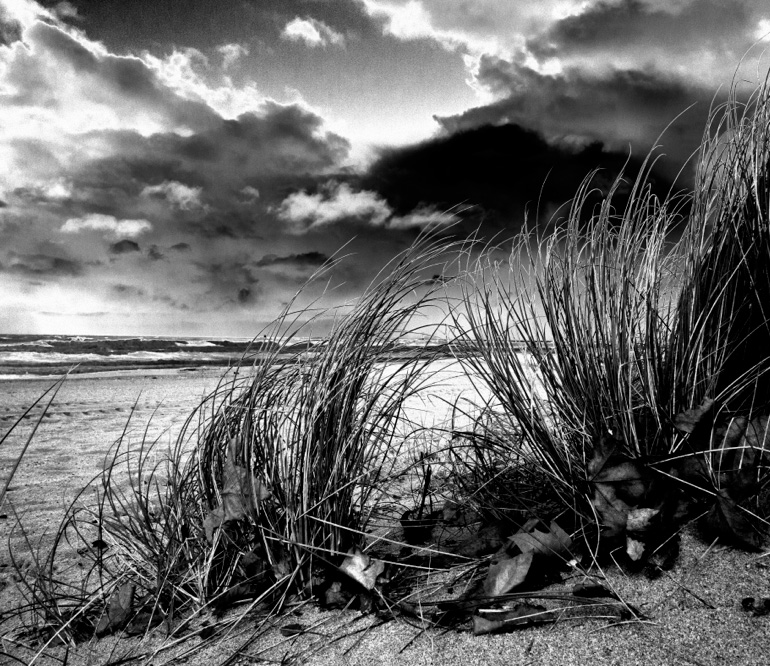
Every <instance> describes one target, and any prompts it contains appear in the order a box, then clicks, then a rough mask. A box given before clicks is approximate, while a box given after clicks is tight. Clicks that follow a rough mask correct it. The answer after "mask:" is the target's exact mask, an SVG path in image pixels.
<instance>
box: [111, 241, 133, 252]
mask: <svg viewBox="0 0 770 666" xmlns="http://www.w3.org/2000/svg"><path fill="white" fill-rule="evenodd" d="M139 251H140V247H139V244H138V243H136V242H134V241H132V240H128V239H124V240H120V241H118V242H117V243H112V244H111V245H110V254H127V253H130V252H139Z"/></svg>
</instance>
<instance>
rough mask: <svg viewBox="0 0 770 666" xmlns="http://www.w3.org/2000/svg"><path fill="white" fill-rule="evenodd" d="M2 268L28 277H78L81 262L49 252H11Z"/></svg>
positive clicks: (81, 266)
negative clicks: (52, 254)
mask: <svg viewBox="0 0 770 666" xmlns="http://www.w3.org/2000/svg"><path fill="white" fill-rule="evenodd" d="M2 270H3V271H5V272H7V273H14V274H16V275H20V276H23V277H29V278H57V277H78V276H80V275H82V274H83V264H82V263H80V262H79V261H75V260H73V259H68V258H64V257H57V256H51V255H49V254H16V253H11V255H10V259H9V262H8V263H7V264H4V265H3V266H2Z"/></svg>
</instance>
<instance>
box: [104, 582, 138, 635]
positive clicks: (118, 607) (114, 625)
mask: <svg viewBox="0 0 770 666" xmlns="http://www.w3.org/2000/svg"><path fill="white" fill-rule="evenodd" d="M135 593H136V585H134V584H133V583H124V584H123V585H121V586H120V587H119V588H118V589H117V590H115V591H113V593H112V595H111V596H110V601H109V603H108V604H107V610H106V612H105V613H104V614H103V615H102V617H101V618H100V619H99V624H98V625H97V627H96V635H97V636H100V637H101V636H106V635H107V634H111V633H113V632H115V631H120V630H121V629H122V628H123V627H125V626H126V624H127V623H128V621H129V620H130V619H131V617H132V612H133V611H132V607H133V604H134V594H135Z"/></svg>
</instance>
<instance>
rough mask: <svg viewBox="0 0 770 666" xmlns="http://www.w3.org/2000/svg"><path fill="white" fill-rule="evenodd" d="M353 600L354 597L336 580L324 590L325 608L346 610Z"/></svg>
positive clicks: (322, 601) (323, 603)
mask: <svg viewBox="0 0 770 666" xmlns="http://www.w3.org/2000/svg"><path fill="white" fill-rule="evenodd" d="M352 598H353V595H352V594H351V593H350V592H349V591H348V590H346V589H345V588H344V587H343V586H342V583H341V582H340V581H338V580H335V581H334V582H333V583H332V584H331V585H330V586H329V587H328V588H326V590H324V593H323V597H322V598H321V605H322V606H323V607H324V608H345V607H346V606H347V605H348V604H349V603H350V600H351V599H352Z"/></svg>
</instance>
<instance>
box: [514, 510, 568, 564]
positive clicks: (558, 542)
mask: <svg viewBox="0 0 770 666" xmlns="http://www.w3.org/2000/svg"><path fill="white" fill-rule="evenodd" d="M542 525H543V523H542V522H540V521H539V520H536V519H535V520H531V521H529V522H528V523H527V524H526V525H524V527H522V528H521V530H519V532H517V533H516V534H514V535H513V536H512V537H510V539H509V541H510V543H513V544H515V545H516V546H518V548H519V550H520V551H521V552H522V553H526V552H529V551H532V552H534V553H536V554H538V555H543V556H546V557H558V558H561V559H565V560H566V559H569V557H570V548H571V547H572V539H571V538H570V536H569V534H567V533H566V532H565V531H564V530H563V529H562V528H561V527H559V525H557V524H556V523H555V522H554V521H551V524H550V525H549V526H548V528H547V529H546V530H543V529H538V527H539V526H542Z"/></svg>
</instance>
